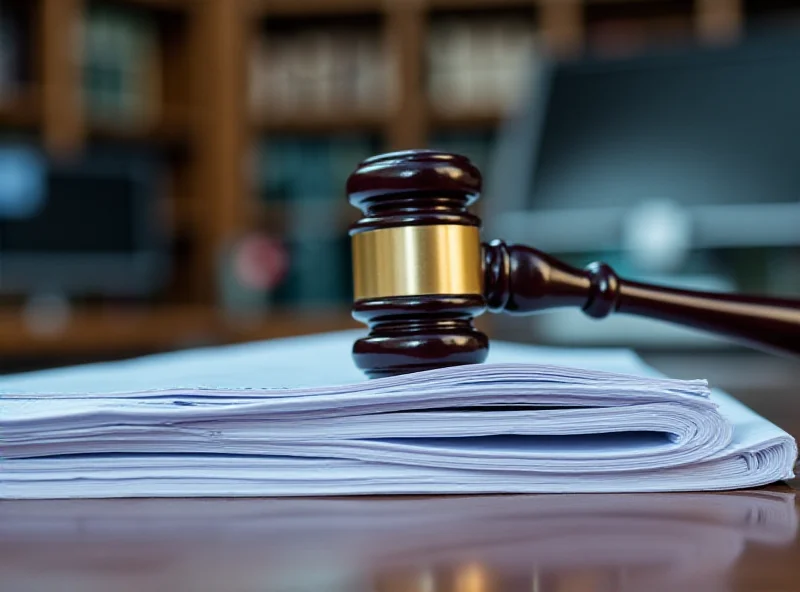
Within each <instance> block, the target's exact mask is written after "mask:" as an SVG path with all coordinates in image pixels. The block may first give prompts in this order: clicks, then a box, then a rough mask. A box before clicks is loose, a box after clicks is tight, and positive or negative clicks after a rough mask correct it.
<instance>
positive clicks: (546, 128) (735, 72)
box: [530, 36, 800, 208]
mask: <svg viewBox="0 0 800 592" xmlns="http://www.w3.org/2000/svg"><path fill="white" fill-rule="evenodd" d="M798 68H800V37H797V36H794V37H792V38H789V39H784V38H781V39H770V40H751V41H748V42H746V43H743V44H741V45H739V46H736V47H726V48H715V49H714V48H705V49H699V48H698V49H694V50H690V51H686V50H684V51H679V50H675V51H673V53H670V54H664V55H658V56H652V55H651V56H643V57H640V58H629V59H620V60H604V61H600V60H598V61H584V62H576V63H567V64H562V65H560V66H559V67H557V68H555V69H554V71H553V76H552V79H551V80H550V86H549V90H550V92H549V96H548V97H547V99H546V101H547V107H546V116H545V118H544V124H543V127H542V129H541V134H540V136H539V140H538V141H539V146H538V150H537V154H538V158H537V159H536V162H535V163H534V166H533V167H532V169H531V170H532V174H533V178H532V180H531V192H530V198H531V205H533V206H535V207H559V208H563V207H570V206H578V207H585V206H590V207H597V206H627V205H631V204H635V203H637V202H640V201H642V200H647V199H661V200H673V201H676V202H678V203H681V204H712V203H718V204H721V203H753V202H786V201H798V200H800V167H799V166H797V154H798V153H800V107H798V106H800V76H797V75H795V73H796V72H797V71H798Z"/></svg>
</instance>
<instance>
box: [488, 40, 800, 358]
mask: <svg viewBox="0 0 800 592" xmlns="http://www.w3.org/2000/svg"><path fill="white" fill-rule="evenodd" d="M799 69H800V35H796V34H794V35H789V36H787V35H780V36H771V37H758V38H749V39H747V40H745V41H744V42H742V43H740V44H737V45H735V46H727V47H685V48H682V49H671V50H669V51H665V52H662V53H659V54H650V55H642V56H638V57H629V58H620V59H599V58H587V59H582V60H578V61H570V62H563V63H553V64H548V65H547V67H545V68H543V72H544V74H543V75H542V76H541V77H540V78H539V80H538V84H537V87H536V89H535V90H534V92H533V93H532V95H531V97H530V98H529V100H528V102H527V104H526V108H525V109H524V110H523V111H522V112H521V113H520V114H519V116H518V117H516V118H514V119H513V120H512V121H509V122H508V124H507V126H506V128H505V131H504V132H503V133H501V135H500V140H499V147H498V149H497V153H496V154H495V158H494V166H493V167H492V168H491V170H490V171H489V173H490V174H489V176H490V182H489V184H488V187H487V190H486V193H487V197H486V198H485V201H486V203H485V204H484V208H485V211H486V218H487V219H486V226H487V229H488V231H489V233H490V234H491V235H492V236H498V237H503V238H505V239H507V240H509V241H511V242H523V243H527V244H532V245H535V246H537V247H538V248H541V249H543V250H545V251H548V252H551V253H553V254H556V255H559V256H562V257H564V258H566V259H568V260H571V261H572V262H574V263H587V262H588V261H590V260H592V259H604V260H607V261H608V262H610V263H612V264H613V265H615V266H616V267H617V268H618V271H620V273H623V274H625V275H627V276H628V277H632V278H634V279H641V280H647V281H663V282H665V283H669V284H678V285H684V286H689V287H698V288H703V289H710V290H713V289H720V290H740V291H757V292H765V291H767V292H776V291H777V292H781V293H783V292H786V293H800V271H798V265H797V264H798V263H800V260H798V253H800V249H798V247H800V166H798V161H797V158H798V156H797V155H798V154H800V77H798V76H796V75H795V74H794V73H795V72H797V71H798V70H799ZM564 318H566V319H573V315H567V316H566V317H564ZM554 319H555V320H554ZM562 320H563V319H562V317H553V318H551V319H549V321H542V322H541V323H540V324H547V325H548V326H551V328H552V331H550V333H551V334H552V335H553V336H556V337H559V336H560V337H563V336H564V335H566V334H568V333H569V334H571V335H573V337H574V340H572V341H594V340H596V341H599V342H604V340H603V339H602V337H603V335H604V334H605V335H610V334H611V333H613V328H614V327H615V326H617V325H619V327H621V328H620V330H619V339H618V340H617V339H611V340H610V341H612V342H616V341H619V342H621V343H629V342H630V339H628V338H627V337H626V333H627V332H628V331H629V329H630V328H631V327H634V326H635V327H637V329H636V330H635V331H634V330H633V329H630V330H631V331H634V332H635V333H637V334H641V336H642V338H643V339H644V340H645V341H652V342H653V343H659V342H662V341H663V340H662V338H661V337H658V335H659V332H658V327H653V325H652V324H650V325H647V326H644V325H637V324H634V325H630V324H625V325H623V324H619V323H616V322H613V323H609V322H607V321H603V322H602V323H596V324H590V323H587V324H585V325H584V324H583V323H582V322H580V321H577V320H576V321H575V323H580V326H581V327H583V328H582V329H581V331H582V332H581V331H578V332H572V333H570V330H569V329H568V328H567V325H563V326H561V327H559V326H558V324H559V323H562ZM570 322H572V321H570ZM678 333H681V332H678ZM678 333H675V336H678ZM540 334H541V332H540ZM581 336H583V337H581ZM591 336H595V337H596V339H594V338H592V337H591ZM584 338H585V339H584ZM556 340H560V339H556ZM634 341H635V340H634Z"/></svg>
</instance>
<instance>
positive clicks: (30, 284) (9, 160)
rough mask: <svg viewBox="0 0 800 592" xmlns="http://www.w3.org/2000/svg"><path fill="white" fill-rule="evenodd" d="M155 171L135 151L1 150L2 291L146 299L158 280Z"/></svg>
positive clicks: (161, 264) (160, 240)
mask: <svg viewBox="0 0 800 592" xmlns="http://www.w3.org/2000/svg"><path fill="white" fill-rule="evenodd" d="M161 185H162V183H161V175H160V167H159V166H158V165H157V161H156V159H155V158H153V157H152V156H151V155H148V154H143V153H141V152H138V151H124V150H103V151H99V150H89V151H88V152H86V153H85V154H83V155H82V156H81V157H80V158H79V159H77V160H59V161H55V160H51V159H49V158H48V157H47V156H46V155H45V154H43V153H41V152H39V151H38V150H36V149H35V148H30V147H26V146H14V145H6V146H3V147H2V148H0V293H13V294H19V293H21V294H24V295H31V294H37V293H41V292H47V293H58V294H65V295H72V294H92V295H120V296H134V295H144V294H147V293H150V292H152V291H154V290H156V289H157V288H158V287H160V286H161V285H162V284H163V282H164V279H165V268H166V262H167V254H166V249H165V242H166V236H165V232H164V231H165V228H164V227H163V222H164V221H163V220H162V219H161V218H160V217H159V216H158V214H159V213H160V212H162V211H163V207H161V202H162V200H163V199H164V196H162V195H161V193H160V191H159V188H160V187H161Z"/></svg>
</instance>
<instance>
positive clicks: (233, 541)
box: [0, 389, 800, 592]
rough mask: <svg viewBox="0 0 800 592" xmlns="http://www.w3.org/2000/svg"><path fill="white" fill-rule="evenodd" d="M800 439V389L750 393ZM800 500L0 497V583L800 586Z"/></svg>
mask: <svg viewBox="0 0 800 592" xmlns="http://www.w3.org/2000/svg"><path fill="white" fill-rule="evenodd" d="M731 390H732V391H733V393H734V394H738V395H739V396H741V398H742V399H743V400H745V402H747V403H748V404H749V405H751V406H752V407H753V408H754V409H756V410H757V411H759V412H760V413H762V414H764V415H765V416H766V417H768V418H769V419H771V420H773V421H774V422H776V423H777V424H778V425H781V426H782V427H784V429H786V430H788V431H789V432H790V433H792V434H793V435H794V436H795V437H798V436H800V399H797V396H798V395H800V393H796V394H793V393H791V392H789V391H780V390H765V391H763V392H761V393H756V392H755V391H753V392H744V391H743V392H741V393H737V392H736V391H735V389H731ZM799 515H800V496H798V498H795V489H794V487H793V486H792V485H791V484H780V485H774V486H771V487H768V488H764V489H759V490H752V491H746V492H735V493H707V494H703V493H700V494H634V495H560V496H559V495H541V496H491V497H440V498H384V499H366V498H350V499H304V500H301V499H250V500H248V499H237V500H227V499H219V500H116V501H113V500H88V501H21V502H0V590H2V591H3V592H5V591H6V590H8V591H15V592H16V591H21V592H28V591H31V592H32V591H36V592H38V591H50V590H53V591H56V590H57V591H59V592H61V591H68V592H69V591H73V590H74V591H81V592H95V591H100V590H103V591H106V590H110V591H124V592H160V591H164V592H182V591H184V590H186V591H192V592H205V591H209V592H210V591H226V592H250V591H253V592H255V591H258V592H272V591H276V592H312V591H313V592H371V591H375V592H497V591H501V590H502V591H506V590H508V591H514V592H516V591H525V592H600V591H602V592H608V591H612V590H628V591H639V590H645V591H647V592H657V591H660V590H675V589H680V590H682V592H694V591H702V592H721V591H744V590H748V591H758V592H798V591H800V536H798V516H799Z"/></svg>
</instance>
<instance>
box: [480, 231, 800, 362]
mask: <svg viewBox="0 0 800 592" xmlns="http://www.w3.org/2000/svg"><path fill="white" fill-rule="evenodd" d="M483 248H484V295H485V296H486V300H487V302H488V306H489V309H490V310H491V311H493V312H506V313H510V314H516V315H526V314H533V313H537V312H540V311H545V310H550V309H554V308H562V307H580V308H581V309H582V310H583V311H584V312H585V313H586V314H587V315H589V316H590V317H595V318H598V319H600V318H603V317H606V316H608V315H610V314H611V313H614V312H615V313H623V314H631V315H636V316H640V317H647V318H651V319H660V320H662V321H668V322H672V323H677V324H679V325H685V326H688V327H693V328H696V329H702V330H705V331H709V332H711V333H715V334H717V335H722V336H726V337H729V338H731V339H733V340H735V341H739V342H741V343H744V344H747V345H751V346H754V347H756V348H759V349H764V350H768V351H772V352H775V353H783V354H793V355H800V300H789V299H781V298H762V297H755V296H741V295H732V294H714V293H707V292H697V291H691V290H678V289H674V288H666V287H663V288H662V287H659V286H653V285H648V284H643V283H639V282H631V281H628V280H624V279H621V278H619V277H618V276H617V274H616V273H615V272H614V270H613V269H611V267H609V266H608V265H605V264H603V263H593V264H591V265H589V266H588V267H586V268H585V269H577V268H574V267H571V266H569V265H567V264H565V263H563V262H561V261H559V260H557V259H555V258H554V257H551V256H549V255H546V254H545V253H542V252H540V251H537V250H536V249H532V248H530V247H525V246H522V245H506V244H505V243H503V242H502V241H493V242H491V243H489V244H485V245H484V246H483Z"/></svg>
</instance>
